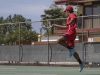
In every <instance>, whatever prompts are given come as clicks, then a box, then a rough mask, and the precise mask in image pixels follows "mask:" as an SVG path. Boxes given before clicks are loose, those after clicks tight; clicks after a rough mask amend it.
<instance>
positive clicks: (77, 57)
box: [73, 52, 83, 72]
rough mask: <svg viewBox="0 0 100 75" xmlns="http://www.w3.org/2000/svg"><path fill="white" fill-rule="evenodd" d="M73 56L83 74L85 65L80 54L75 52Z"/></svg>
mask: <svg viewBox="0 0 100 75" xmlns="http://www.w3.org/2000/svg"><path fill="white" fill-rule="evenodd" d="M73 56H74V58H75V59H76V60H77V61H78V63H79V67H80V69H79V71H80V72H81V71H82V70H83V63H82V61H81V59H80V57H79V55H78V53H77V52H74V54H73Z"/></svg>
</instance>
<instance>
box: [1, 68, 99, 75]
mask: <svg viewBox="0 0 100 75" xmlns="http://www.w3.org/2000/svg"><path fill="white" fill-rule="evenodd" d="M0 75H100V68H84V70H83V71H82V72H78V67H50V66H0Z"/></svg>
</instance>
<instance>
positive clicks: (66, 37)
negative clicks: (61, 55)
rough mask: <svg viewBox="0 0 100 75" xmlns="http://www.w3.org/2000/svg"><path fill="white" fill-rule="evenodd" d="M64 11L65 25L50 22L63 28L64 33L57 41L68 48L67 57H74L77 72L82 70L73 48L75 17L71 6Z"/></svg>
mask: <svg viewBox="0 0 100 75" xmlns="http://www.w3.org/2000/svg"><path fill="white" fill-rule="evenodd" d="M64 12H65V13H66V14H67V16H68V17H67V19H66V23H65V25H63V26H62V25H57V24H52V26H54V27H59V28H65V29H66V33H65V34H63V35H62V36H61V37H60V38H59V39H58V43H59V44H60V45H62V46H64V47H66V48H68V49H69V57H71V56H74V57H75V59H76V60H77V61H78V63H79V72H81V71H82V70H83V63H82V61H81V59H80V57H79V55H78V53H77V52H76V51H75V49H74V41H75V38H76V30H75V29H76V24H77V17H76V15H75V14H74V13H73V8H72V7H71V6H67V7H66V9H65V10H64Z"/></svg>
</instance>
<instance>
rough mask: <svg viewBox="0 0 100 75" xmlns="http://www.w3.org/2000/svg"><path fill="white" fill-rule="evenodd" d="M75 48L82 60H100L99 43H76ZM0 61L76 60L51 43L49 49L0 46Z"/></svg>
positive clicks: (45, 47)
mask: <svg viewBox="0 0 100 75" xmlns="http://www.w3.org/2000/svg"><path fill="white" fill-rule="evenodd" d="M19 49H20V50H19ZM75 49H76V51H77V52H78V53H79V56H80V57H81V59H82V60H83V61H85V62H100V50H99V49H100V43H92V44H91V43H84V44H82V43H76V47H75ZM48 53H49V58H48ZM48 59H49V61H48ZM0 61H19V62H36V61H38V62H76V60H75V59H74V58H73V57H71V58H68V50H67V49H66V48H64V47H62V46H61V45H58V44H52V45H51V48H50V47H49V51H48V46H47V45H21V46H20V48H19V46H17V45H12V46H0Z"/></svg>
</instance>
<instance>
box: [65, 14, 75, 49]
mask: <svg viewBox="0 0 100 75" xmlns="http://www.w3.org/2000/svg"><path fill="white" fill-rule="evenodd" d="M73 18H74V19H75V21H74V23H72V24H71V25H69V26H67V27H66V32H67V33H66V38H67V41H66V42H67V44H68V45H69V46H71V47H74V40H75V38H76V24H77V17H76V15H75V14H74V13H71V14H69V16H68V18H67V20H66V23H69V22H70V21H71V19H73Z"/></svg>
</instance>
